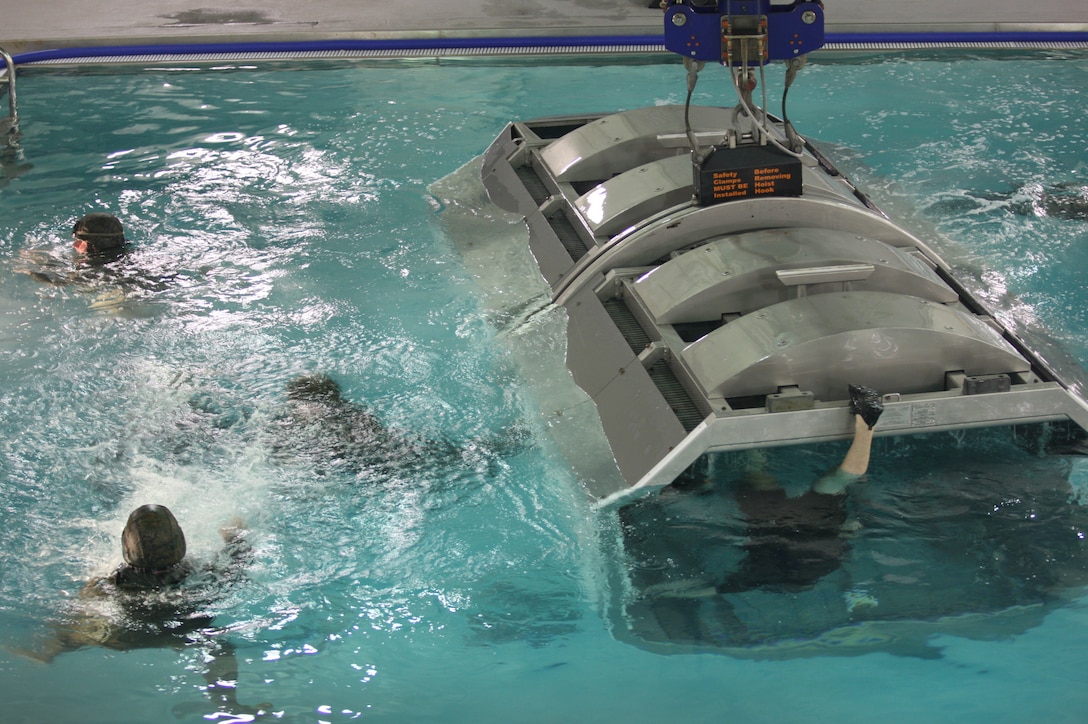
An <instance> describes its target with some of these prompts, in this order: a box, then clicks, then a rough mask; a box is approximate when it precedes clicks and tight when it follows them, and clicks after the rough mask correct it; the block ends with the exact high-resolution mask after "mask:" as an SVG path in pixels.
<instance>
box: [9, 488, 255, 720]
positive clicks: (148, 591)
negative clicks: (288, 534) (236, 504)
mask: <svg viewBox="0 0 1088 724" xmlns="http://www.w3.org/2000/svg"><path fill="white" fill-rule="evenodd" d="M245 533H246V529H245V526H244V524H243V523H242V522H241V521H240V520H234V521H232V522H231V523H230V524H228V525H227V526H225V527H224V528H222V529H221V530H220V536H221V537H222V538H223V541H224V544H225V545H224V549H223V552H222V555H223V556H224V557H225V558H226V559H227V562H226V563H225V564H206V565H203V566H198V565H197V564H195V563H194V562H193V561H192V560H191V559H189V558H188V557H187V556H186V542H185V534H184V532H183V531H182V529H181V526H180V525H179V524H178V521H177V518H175V517H174V514H173V513H172V512H171V511H170V509H169V508H167V507H166V506H163V505H141V506H140V507H138V508H136V509H135V510H133V511H132V513H131V514H130V515H129V517H128V520H127V522H126V523H125V527H124V530H123V531H122V533H121V552H122V556H123V558H124V562H123V563H122V564H121V565H119V566H118V567H117V568H116V569H115V570H114V571H113V572H111V573H110V574H109V575H106V576H103V577H99V578H94V579H92V580H91V581H89V582H88V583H87V584H86V585H85V586H84V587H83V589H82V590H81V591H80V594H79V600H78V601H77V602H76V605H75V606H73V610H72V611H70V612H69V614H68V616H67V617H66V618H65V620H64V621H59V622H56V623H55V624H54V628H55V633H54V636H53V637H52V638H51V639H50V640H48V641H47V642H46V643H45V645H44V646H43V647H40V648H38V649H36V650H33V651H25V652H22V653H25V654H26V655H28V656H29V657H31V658H34V659H37V660H38V661H42V662H45V663H48V662H50V661H52V660H53V659H54V658H55V657H57V656H58V655H60V654H62V653H65V652H69V651H76V650H78V649H81V648H84V647H87V646H99V647H103V648H109V649H116V650H121V651H124V650H129V649H136V648H153V647H167V648H177V649H181V648H185V647H187V646H191V645H196V646H199V647H201V648H202V649H203V650H204V653H205V657H204V658H205V660H206V661H207V662H208V668H207V669H206V671H205V672H204V676H205V680H206V681H207V683H208V686H207V688H206V690H205V691H206V693H207V694H208V696H209V698H210V699H211V700H212V701H213V702H215V703H217V704H218V705H219V706H220V707H221V708H223V709H229V710H230V711H232V712H235V713H255V712H257V711H259V710H262V711H263V710H266V709H268V705H260V706H259V707H257V708H254V707H246V706H244V705H240V704H239V703H238V701H237V698H236V691H235V688H234V682H236V681H237V679H238V666H237V661H236V658H235V655H234V647H233V645H231V644H230V642H228V641H226V640H222V639H220V638H219V637H218V636H217V632H215V631H214V630H213V628H212V622H213V616H212V615H211V614H209V613H207V612H206V611H207V608H208V607H209V606H210V604H211V603H212V602H213V600H214V599H215V598H217V597H218V595H219V594H221V593H222V592H223V589H224V588H226V587H228V586H229V585H231V584H232V583H234V582H236V581H237V579H238V578H239V577H240V575H241V569H242V567H243V566H244V565H245V564H247V563H248V562H249V560H250V557H251V548H250V546H249V543H248V542H247V540H246V536H245ZM102 604H105V605H102ZM111 605H112V606H111Z"/></svg>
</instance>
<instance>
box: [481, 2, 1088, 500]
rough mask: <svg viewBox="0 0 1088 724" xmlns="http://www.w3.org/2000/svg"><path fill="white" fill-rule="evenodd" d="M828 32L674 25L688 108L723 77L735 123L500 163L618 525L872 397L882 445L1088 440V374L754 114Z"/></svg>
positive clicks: (814, 152)
mask: <svg viewBox="0 0 1088 724" xmlns="http://www.w3.org/2000/svg"><path fill="white" fill-rule="evenodd" d="M727 6H728V7H727ZM822 23H823V15H822V7H821V6H820V4H819V3H808V2H795V3H793V4H791V5H788V6H781V7H779V6H771V5H770V4H769V3H768V2H765V1H761V2H739V1H736V0H735V1H733V2H726V0H722V2H718V3H714V2H696V1H695V0H686V1H682V2H673V3H669V4H667V5H666V7H665V39H666V47H667V48H668V49H670V50H672V51H674V52H677V53H679V54H681V55H682V56H683V57H684V65H685V67H686V69H687V74H688V90H689V94H688V97H689V100H690V97H691V93H690V91H691V90H692V89H693V88H694V86H695V82H696V79H697V74H698V72H699V71H700V70H701V68H702V65H703V63H704V62H705V61H707V60H713V61H719V62H721V63H722V64H723V65H725V66H726V67H727V69H728V72H729V73H730V75H731V77H732V79H733V85H734V87H735V89H736V92H737V95H738V99H739V102H738V104H737V105H736V106H735V107H731V108H725V107H710V106H692V105H690V104H685V105H674V106H653V107H647V108H639V109H635V110H630V111H625V112H621V113H615V114H609V115H585V116H564V117H554V118H543V119H537V120H530V121H515V122H512V123H510V124H509V125H508V126H507V127H506V128H505V129H504V130H503V131H502V133H501V134H500V135H499V137H498V138H497V139H496V140H495V141H494V142H493V143H492V145H491V146H490V148H489V149H488V150H487V152H486V153H485V154H484V157H483V165H482V177H483V183H484V185H485V187H486V189H487V192H488V195H489V197H490V198H491V200H492V201H493V202H494V203H496V204H497V205H498V206H500V207H502V208H504V209H506V210H508V211H512V212H516V213H517V214H519V215H521V216H523V217H524V218H525V223H526V224H527V226H528V229H529V245H530V248H531V250H532V253H533V256H534V258H535V261H536V263H537V265H538V267H539V270H540V273H541V274H542V275H543V277H544V279H545V280H546V281H547V283H548V285H549V286H550V289H551V294H552V299H553V301H554V303H556V304H558V305H561V306H562V307H563V308H564V309H565V310H566V312H567V314H568V316H569V323H568V334H567V363H568V367H569V369H570V372H571V374H572V375H573V377H574V379H575V381H576V382H577V383H578V385H579V386H580V387H581V388H582V389H583V390H584V391H585V392H586V394H587V395H589V396H590V397H591V398H592V399H593V401H594V403H595V404H596V407H597V411H598V413H599V416H600V420H601V424H602V426H603V429H604V432H605V434H606V436H607V438H608V441H609V444H610V446H611V450H612V453H613V455H614V457H615V461H616V463H617V465H618V468H619V470H620V472H621V473H622V479H623V483H621V484H620V485H619V486H618V487H617V486H616V485H615V484H613V483H609V484H606V485H602V486H597V487H596V488H594V487H593V485H592V483H591V486H590V487H591V489H590V491H589V492H590V494H591V495H592V496H593V497H594V498H595V499H596V500H598V501H599V502H601V503H602V504H605V505H608V504H614V503H616V502H619V501H622V500H625V499H627V498H629V497H631V496H633V495H634V494H637V493H639V492H646V491H650V490H656V489H660V488H662V487H664V486H666V485H668V484H669V483H671V482H672V481H674V480H675V479H676V478H677V477H678V476H679V475H681V474H682V473H683V472H684V471H685V470H687V469H688V468H689V466H691V465H692V464H694V463H695V462H696V461H697V460H698V459H699V458H700V456H702V455H704V454H706V453H712V452H717V451H728V450H743V449H748V448H759V447H771V446H779V445H793V444H803V443H810V442H821V441H827V440H836V439H845V438H847V437H849V436H850V434H851V432H852V426H851V416H850V412H849V406H848V405H849V403H848V395H847V386H848V384H851V383H854V384H861V385H866V386H869V387H872V388H875V389H877V390H879V391H880V392H881V393H883V395H884V404H885V413H884V416H883V418H882V419H881V422H880V426H879V428H878V432H879V434H881V435H903V434H909V433H919V432H933V431H939V430H959V429H965V428H973V427H988V426H1000V425H1013V424H1019V423H1036V422H1049V421H1064V422H1067V423H1068V422H1072V423H1073V424H1075V425H1076V426H1079V427H1080V428H1088V405H1086V403H1085V401H1084V399H1083V398H1082V397H1081V394H1080V393H1081V392H1082V391H1083V389H1084V388H1083V382H1082V380H1081V376H1080V375H1081V372H1080V370H1079V368H1076V367H1075V366H1072V365H1069V364H1066V363H1064V362H1063V363H1062V364H1060V365H1051V364H1049V363H1048V362H1047V361H1046V360H1045V359H1043V358H1042V357H1041V356H1040V355H1038V354H1036V353H1035V352H1034V351H1033V350H1032V349H1030V348H1029V346H1028V345H1027V344H1025V342H1024V341H1023V339H1022V338H1021V335H1020V334H1019V330H1014V329H1010V328H1008V327H1007V326H1006V325H1004V324H1003V323H1002V322H1001V321H1000V320H999V319H998V318H996V317H995V316H994V315H993V314H992V313H991V312H990V311H988V310H987V308H986V306H985V305H984V304H983V303H982V302H981V301H980V300H979V299H978V298H976V297H975V296H974V295H972V293H971V292H970V291H969V290H968V289H966V288H965V286H964V285H963V284H961V283H960V282H959V281H958V280H957V279H956V277H955V275H954V274H953V271H952V268H951V267H950V266H949V265H948V264H947V263H946V262H945V261H944V260H942V259H941V257H940V256H938V254H937V253H936V252H935V251H934V250H933V249H932V248H931V247H930V245H929V244H927V243H926V242H924V241H923V240H922V239H920V238H919V237H918V236H916V235H915V234H913V233H911V232H910V231H908V230H907V229H905V228H904V227H903V226H901V225H900V224H898V223H896V222H895V221H893V220H892V219H891V218H889V216H888V215H887V214H885V213H884V212H883V211H881V209H879V208H877V206H876V205H875V204H874V203H873V202H872V201H871V200H870V199H869V198H868V197H867V196H866V195H865V194H864V193H862V192H861V191H860V190H859V189H858V188H856V187H855V185H854V184H853V183H852V182H851V181H850V179H849V178H847V177H846V176H845V175H843V174H842V173H840V171H839V170H838V169H836V168H835V166H834V164H833V163H832V162H831V161H830V160H829V159H828V158H826V157H825V156H824V155H823V154H822V153H821V152H820V151H819V150H818V149H817V148H816V147H815V146H814V145H812V144H811V143H809V142H808V141H806V140H805V139H803V138H801V137H800V136H799V135H798V134H797V133H796V131H795V130H794V129H793V128H792V126H791V124H790V123H789V122H788V120H785V119H784V118H783V119H778V118H773V117H771V116H770V115H769V114H768V113H766V112H765V111H764V110H763V108H762V107H761V106H760V105H759V104H757V103H755V101H754V99H753V91H754V89H756V88H757V87H758V86H759V83H758V80H757V77H758V78H759V79H761V78H762V75H763V66H764V64H766V63H767V62H770V61H772V60H784V61H785V62H786V63H787V73H786V83H787V88H788V85H789V83H792V81H793V78H794V77H795V76H796V73H797V71H798V70H800V68H801V66H802V65H803V62H804V53H807V52H809V51H811V50H815V49H816V48H818V47H819V46H820V45H821V44H822V42H823V30H822V28H823V24H822ZM708 28H713V31H711V30H708ZM775 28H778V29H781V30H784V32H785V35H786V40H785V41H783V42H776V41H775V36H774V34H773V31H774V30H775ZM763 85H764V86H765V84H763ZM783 101H784V99H783ZM764 105H765V104H764ZM784 107H785V103H784V102H783V109H784ZM784 116H785V113H784V112H783V117H784Z"/></svg>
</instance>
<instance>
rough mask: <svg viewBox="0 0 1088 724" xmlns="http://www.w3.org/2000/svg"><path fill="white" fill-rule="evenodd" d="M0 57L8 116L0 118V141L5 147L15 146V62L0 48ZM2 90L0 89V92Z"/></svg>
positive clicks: (17, 124) (17, 136) (16, 109)
mask: <svg viewBox="0 0 1088 724" xmlns="http://www.w3.org/2000/svg"><path fill="white" fill-rule="evenodd" d="M0 57H3V59H4V64H5V66H6V67H5V68H4V70H3V71H2V72H0V82H3V83H5V84H6V85H7V90H8V115H7V116H0V140H2V142H3V144H4V145H6V146H12V145H15V143H16V142H17V141H18V140H19V136H20V135H21V134H20V133H19V109H18V105H17V103H16V98H15V61H14V60H12V58H11V55H9V54H8V52H7V51H6V50H4V49H3V48H0ZM2 90H3V88H2V87H0V91H2Z"/></svg>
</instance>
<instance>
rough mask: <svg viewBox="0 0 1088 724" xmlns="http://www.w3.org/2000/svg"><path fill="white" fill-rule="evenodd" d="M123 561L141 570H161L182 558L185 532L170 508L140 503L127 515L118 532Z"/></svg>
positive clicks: (175, 563)
mask: <svg viewBox="0 0 1088 724" xmlns="http://www.w3.org/2000/svg"><path fill="white" fill-rule="evenodd" d="M121 552H122V553H123V554H124V557H125V563H127V564H129V565H130V566H132V567H133V568H136V569H139V570H141V571H148V572H157V571H164V570H166V569H168V568H170V567H172V566H175V565H177V564H178V563H180V562H181V559H183V558H184V557H185V534H184V533H182V532H181V526H180V525H178V521H177V519H176V518H175V517H174V514H173V513H171V512H170V509H169V508H167V507H166V506H163V505H141V506H140V507H139V508H137V509H136V510H134V511H132V513H131V514H130V515H129V516H128V522H127V523H125V530H124V532H122V533H121Z"/></svg>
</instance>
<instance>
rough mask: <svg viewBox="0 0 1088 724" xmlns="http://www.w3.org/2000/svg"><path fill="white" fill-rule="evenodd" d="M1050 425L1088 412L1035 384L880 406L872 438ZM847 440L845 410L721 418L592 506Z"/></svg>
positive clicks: (1058, 390)
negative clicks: (714, 463)
mask: <svg viewBox="0 0 1088 724" xmlns="http://www.w3.org/2000/svg"><path fill="white" fill-rule="evenodd" d="M1058 420H1071V421H1073V422H1074V423H1076V424H1077V425H1079V426H1081V427H1082V428H1085V429H1088V406H1086V404H1085V402H1084V400H1082V399H1081V398H1079V397H1077V396H1076V395H1074V394H1072V393H1070V392H1068V391H1067V390H1065V389H1063V388H1062V387H1061V386H1060V385H1059V384H1057V383H1039V384H1034V385H1019V386H1014V387H1013V388H1012V390H1011V391H1009V392H1001V393H995V394H988V395H971V396H964V395H959V394H956V393H942V394H938V395H917V396H907V397H904V398H903V399H902V400H901V401H898V402H885V404H884V414H883V415H882V416H881V418H880V424H879V425H878V426H877V428H876V435H877V436H881V437H883V436H892V435H909V434H919V433H927V432H938V431H942V430H963V429H968V428H977V427H996V426H1002V425H1020V424H1031V423H1038V422H1049V421H1058ZM852 435H853V423H852V416H851V414H850V412H849V409H848V408H847V406H846V404H845V403H843V404H840V405H837V406H826V407H818V408H816V409H813V410H803V411H796V412H779V413H770V412H766V411H764V410H753V411H750V414H747V413H740V414H737V413H722V414H721V415H719V416H718V417H715V418H709V419H708V420H707V421H706V422H705V423H704V424H703V425H701V426H700V427H699V428H698V429H696V430H694V431H692V433H691V434H690V435H688V437H687V438H685V439H684V441H683V442H682V443H680V444H679V445H677V446H676V447H675V448H674V449H673V450H672V451H671V452H670V453H669V454H668V455H667V456H665V457H663V458H662V459H661V461H660V462H659V463H658V464H657V465H655V466H654V467H653V468H652V469H651V470H650V471H649V472H647V473H646V475H644V476H643V477H642V478H641V479H639V480H637V481H630V482H631V487H630V488H628V489H626V490H619V491H616V492H615V493H613V494H612V495H610V496H606V497H603V498H599V499H598V505H600V506H613V505H618V504H622V503H623V502H624V501H626V500H629V499H630V498H632V497H635V496H638V495H642V494H646V493H649V492H653V491H655V490H657V489H659V488H661V487H664V486H665V485H668V484H669V483H671V482H672V481H673V480H675V479H676V477H677V476H678V475H680V474H681V473H682V472H684V470H686V469H687V468H688V466H690V465H691V464H692V463H694V462H695V461H696V460H698V459H699V456H700V455H703V454H705V453H707V452H718V451H725V450H746V449H751V448H764V447H775V446H785V445H802V444H811V443H817V442H826V441H830V440H847V439H850V437H851V436H852Z"/></svg>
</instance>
